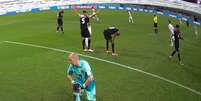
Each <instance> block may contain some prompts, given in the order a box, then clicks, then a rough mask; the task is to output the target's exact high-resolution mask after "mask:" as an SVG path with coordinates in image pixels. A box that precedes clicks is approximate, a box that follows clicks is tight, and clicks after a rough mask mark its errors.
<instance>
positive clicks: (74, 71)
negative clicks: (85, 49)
mask: <svg viewBox="0 0 201 101" xmlns="http://www.w3.org/2000/svg"><path fill="white" fill-rule="evenodd" d="M67 73H68V75H70V76H72V77H73V78H74V80H75V81H76V82H79V83H80V84H81V85H83V84H84V83H85V81H86V80H87V78H88V77H89V75H91V76H92V81H91V82H90V83H89V85H88V86H87V87H86V90H88V91H90V90H91V89H93V87H94V86H95V79H94V76H93V74H92V71H91V68H90V66H89V64H88V62H87V61H85V60H83V59H81V60H80V65H79V66H74V65H72V64H70V65H69V67H68V70H67Z"/></svg>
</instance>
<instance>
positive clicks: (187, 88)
mask: <svg viewBox="0 0 201 101" xmlns="http://www.w3.org/2000/svg"><path fill="white" fill-rule="evenodd" d="M4 42H5V43H10V44H16V45H24V46H30V47H36V48H42V49H48V50H52V51H56V52H63V53H74V52H71V51H66V50H62V49H57V48H51V47H46V46H40V45H34V44H27V43H21V42H13V41H4ZM77 54H79V55H80V56H83V57H87V58H91V59H95V60H99V61H102V62H106V63H110V64H114V65H117V66H120V67H123V68H126V69H130V70H134V71H137V72H140V73H143V74H146V75H149V76H152V77H154V78H157V79H160V80H163V81H166V82H168V83H171V84H174V85H176V86H178V87H181V88H184V89H186V90H189V91H191V92H193V93H195V94H197V95H200V96H201V92H199V91H197V90H195V89H192V88H190V87H187V86H184V85H182V84H180V83H177V82H175V81H172V80H169V79H167V78H164V77H161V76H159V75H156V74H152V73H149V72H145V71H143V70H140V69H137V68H133V67H131V66H127V65H124V64H120V63H117V62H112V61H108V60H105V59H101V58H97V57H93V56H89V55H83V54H80V53H77ZM135 67H137V66H135Z"/></svg>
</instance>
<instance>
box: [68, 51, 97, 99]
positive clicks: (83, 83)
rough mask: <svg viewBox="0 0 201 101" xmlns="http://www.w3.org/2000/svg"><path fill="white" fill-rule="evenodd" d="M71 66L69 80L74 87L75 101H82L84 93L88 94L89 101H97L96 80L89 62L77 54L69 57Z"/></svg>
mask: <svg viewBox="0 0 201 101" xmlns="http://www.w3.org/2000/svg"><path fill="white" fill-rule="evenodd" d="M68 59H69V62H70V65H69V68H68V70H67V74H68V75H67V78H68V79H69V80H70V81H71V83H72V86H73V97H74V101H81V100H80V96H81V95H82V92H86V95H87V100H88V101H96V85H95V78H94V76H93V74H92V71H91V68H90V66H89V64H88V62H87V61H85V60H84V59H80V58H79V56H78V55H77V54H75V53H71V54H70V55H69V57H68Z"/></svg>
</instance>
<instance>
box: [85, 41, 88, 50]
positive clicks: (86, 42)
mask: <svg viewBox="0 0 201 101" xmlns="http://www.w3.org/2000/svg"><path fill="white" fill-rule="evenodd" d="M88 41H89V39H88V38H85V45H86V47H87V49H88Z"/></svg>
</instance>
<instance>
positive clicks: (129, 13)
mask: <svg viewBox="0 0 201 101" xmlns="http://www.w3.org/2000/svg"><path fill="white" fill-rule="evenodd" d="M127 12H128V22H129V23H134V21H133V16H132V14H131V11H129V10H128V11H127Z"/></svg>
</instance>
